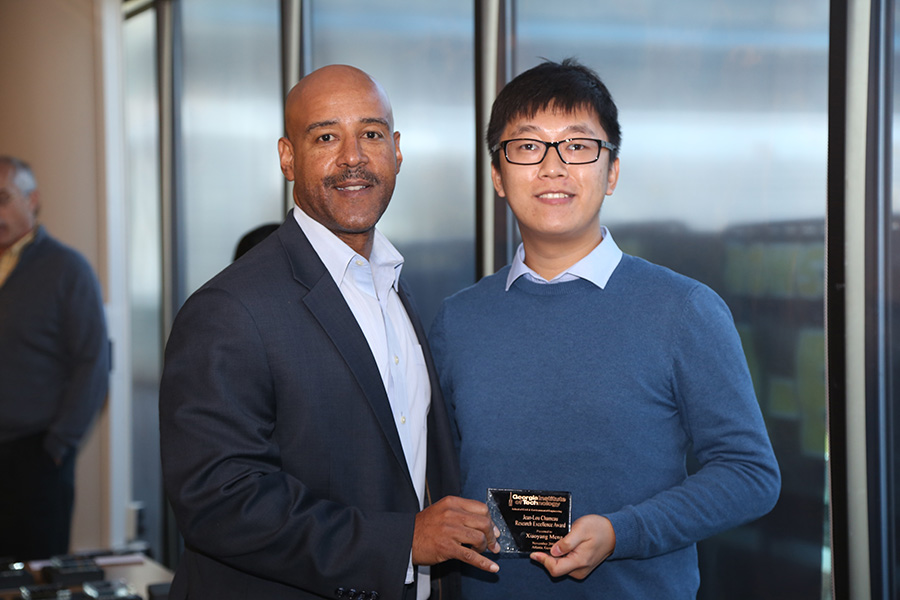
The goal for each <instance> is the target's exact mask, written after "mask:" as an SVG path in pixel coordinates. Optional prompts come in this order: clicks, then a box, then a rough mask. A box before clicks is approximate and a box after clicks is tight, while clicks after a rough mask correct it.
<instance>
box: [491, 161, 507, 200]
mask: <svg viewBox="0 0 900 600" xmlns="http://www.w3.org/2000/svg"><path fill="white" fill-rule="evenodd" d="M491 181H493V182H494V189H495V190H496V191H497V195H498V196H500V197H501V198H506V190H504V189H503V175H502V174H501V173H500V169H498V168H497V165H494V164H492V165H491Z"/></svg>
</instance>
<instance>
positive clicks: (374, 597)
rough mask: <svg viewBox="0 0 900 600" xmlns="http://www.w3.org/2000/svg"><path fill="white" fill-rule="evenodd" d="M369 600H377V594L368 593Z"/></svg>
mask: <svg viewBox="0 0 900 600" xmlns="http://www.w3.org/2000/svg"><path fill="white" fill-rule="evenodd" d="M369 600H378V592H369Z"/></svg>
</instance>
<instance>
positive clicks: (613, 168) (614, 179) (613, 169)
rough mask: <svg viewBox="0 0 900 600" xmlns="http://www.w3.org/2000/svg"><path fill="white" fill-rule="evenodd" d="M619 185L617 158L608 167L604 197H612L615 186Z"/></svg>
mask: <svg viewBox="0 0 900 600" xmlns="http://www.w3.org/2000/svg"><path fill="white" fill-rule="evenodd" d="M617 183H619V157H616V160H614V161H613V164H611V165H610V166H609V172H608V173H607V174H606V195H607V196H612V193H613V192H614V191H616V184H617Z"/></svg>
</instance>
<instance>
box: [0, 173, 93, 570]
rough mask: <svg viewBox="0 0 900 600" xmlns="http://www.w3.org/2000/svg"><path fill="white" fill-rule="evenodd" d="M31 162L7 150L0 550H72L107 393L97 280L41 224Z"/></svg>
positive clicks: (0, 280)
mask: <svg viewBox="0 0 900 600" xmlns="http://www.w3.org/2000/svg"><path fill="white" fill-rule="evenodd" d="M38 209H39V197H38V191H37V183H36V180H35V177H34V173H33V172H32V170H31V168H30V167H29V166H28V165H27V164H26V163H25V162H23V161H21V160H19V159H16V158H12V157H8V156H0V382H2V383H0V556H9V557H12V558H16V559H18V560H28V559H34V558H42V557H49V556H52V555H57V554H65V553H67V552H68V550H69V533H70V528H71V521H72V506H73V502H74V480H75V455H76V452H77V448H78V444H79V442H80V441H81V439H82V438H83V436H84V434H85V432H86V431H87V429H88V427H89V426H90V424H91V423H92V422H93V420H94V417H95V416H96V415H97V413H98V411H99V410H100V407H101V406H102V404H103V401H104V399H105V398H106V392H107V388H108V385H109V367H110V365H109V341H108V337H107V333H106V322H105V318H104V313H103V302H102V296H101V293H100V285H99V283H98V282H97V278H96V276H95V275H94V272H93V271H92V269H91V267H90V265H89V264H88V262H87V261H86V260H85V259H84V257H83V256H81V255H80V254H79V253H78V252H76V251H75V250H73V249H71V248H69V247H67V246H64V245H63V244H61V243H60V242H58V241H57V240H55V239H53V238H52V237H50V235H48V234H47V232H46V231H45V230H44V228H43V227H42V226H40V225H38V224H37V215H38Z"/></svg>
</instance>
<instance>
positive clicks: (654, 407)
mask: <svg viewBox="0 0 900 600" xmlns="http://www.w3.org/2000/svg"><path fill="white" fill-rule="evenodd" d="M617 114H618V113H617V109H616V105H615V104H614V102H613V99H612V97H611V95H610V93H609V91H608V90H607V88H606V86H605V85H604V84H603V82H602V81H601V80H600V79H599V77H598V76H597V75H596V73H594V72H593V71H592V70H590V69H588V68H586V67H584V66H583V65H581V64H579V63H578V62H576V61H574V60H572V59H567V60H565V61H563V62H562V63H555V62H550V61H547V62H544V63H542V64H540V65H538V66H536V67H534V68H532V69H530V70H528V71H525V72H524V73H522V74H521V75H519V76H518V77H516V78H515V79H513V80H512V81H511V82H510V83H509V84H508V85H506V87H504V88H503V90H501V92H500V94H499V95H498V97H497V99H496V100H495V102H494V105H493V109H492V112H491V118H490V122H489V125H488V131H487V143H488V147H489V148H490V152H491V153H492V167H491V175H492V179H493V183H494V188H495V189H496V191H497V193H498V194H499V195H500V196H501V197H503V198H505V199H506V201H507V202H508V204H509V206H510V208H511V209H512V212H513V213H514V215H515V217H516V219H517V221H518V224H519V230H520V232H521V235H522V244H521V245H520V246H519V248H518V251H517V253H516V254H515V257H514V259H513V261H512V264H510V265H508V266H506V267H504V268H503V269H501V270H500V271H499V272H497V273H496V274H494V275H491V276H488V277H485V278H484V279H482V280H481V281H479V282H478V283H477V284H475V285H474V286H472V287H470V288H468V289H465V290H463V291H461V292H458V293H457V294H455V295H454V296H451V297H450V298H448V299H446V300H445V301H444V303H443V305H442V307H441V309H440V312H439V314H438V316H437V317H436V319H435V322H434V324H433V327H432V331H431V334H430V341H431V345H432V349H433V352H434V356H435V363H436V365H437V368H438V375H439V377H440V381H441V385H442V387H443V390H444V397H445V399H446V401H447V404H448V409H449V411H450V417H451V421H452V423H453V425H454V428H455V431H456V432H457V439H456V443H457V444H458V446H459V450H460V466H461V477H462V486H463V488H462V495H463V496H464V497H467V498H484V497H485V494H486V490H487V488H488V487H493V488H514V489H516V488H519V489H531V490H554V491H557V490H558V491H568V492H571V494H572V500H571V502H572V518H573V519H574V522H573V524H572V528H571V531H570V532H569V533H568V534H567V535H565V537H562V539H559V540H558V541H556V542H555V543H553V544H552V546H551V547H550V548H549V550H548V551H547V552H534V553H532V554H531V555H530V558H531V560H530V561H529V560H502V561H501V565H502V568H501V570H500V572H499V573H497V574H489V573H478V572H468V573H464V577H463V582H462V585H463V594H464V597H466V598H467V599H469V600H481V599H488V598H516V599H529V598H534V599H541V600H545V599H547V598H566V599H576V598H632V599H634V598H646V599H654V600H655V599H659V598H666V599H667V600H673V599H687V598H692V599H693V598H695V597H696V595H697V590H698V587H699V572H698V566H697V550H696V543H697V542H698V541H699V540H702V539H704V538H706V537H708V536H711V535H714V534H716V533H719V532H721V531H723V530H726V529H729V528H731V527H735V526H737V525H740V524H742V523H744V522H747V521H750V520H752V519H755V518H757V517H759V516H761V515H763V514H765V513H767V512H768V511H769V510H771V509H772V507H773V506H774V504H775V502H776V500H777V498H778V494H779V490H780V485H781V480H780V473H779V470H778V465H777V463H776V460H775V456H774V454H773V452H772V446H771V444H770V442H769V439H768V436H767V433H766V428H765V424H764V423H763V419H762V415H761V413H760V410H759V406H758V403H757V400H756V396H755V394H754V391H753V385H752V382H751V379H750V374H749V372H748V368H747V364H746V360H745V358H744V354H743V351H742V348H741V343H740V339H739V338H738V334H737V332H736V330H735V327H734V323H733V321H732V317H731V313H730V312H729V310H728V307H727V306H726V305H725V303H724V302H723V301H722V300H721V299H720V298H719V296H718V295H716V294H715V293H714V292H713V291H712V290H711V289H710V288H708V287H707V286H705V285H703V284H701V283H699V282H697V281H694V280H692V279H689V278H687V277H684V276H681V275H678V274H676V273H674V272H672V271H670V270H668V269H665V268H662V267H659V266H656V265H653V264H651V263H649V262H646V261H644V260H642V259H640V258H637V257H634V256H629V255H627V254H623V252H622V251H621V250H620V249H619V248H618V247H617V246H616V242H615V240H614V239H613V236H612V233H611V232H610V231H609V229H607V228H606V227H604V226H602V225H601V224H600V217H599V215H600V209H601V207H602V205H603V201H604V199H605V198H606V197H607V196H609V195H611V194H612V193H613V191H614V190H615V188H616V184H617V182H618V180H619V157H618V150H619V147H620V145H621V132H620V126H619V122H618V116H617ZM688 451H692V452H693V454H694V455H695V456H696V458H697V460H698V462H699V464H700V468H699V471H697V472H696V473H694V474H691V475H688V473H687V471H686V467H685V461H686V457H687V453H688Z"/></svg>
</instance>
